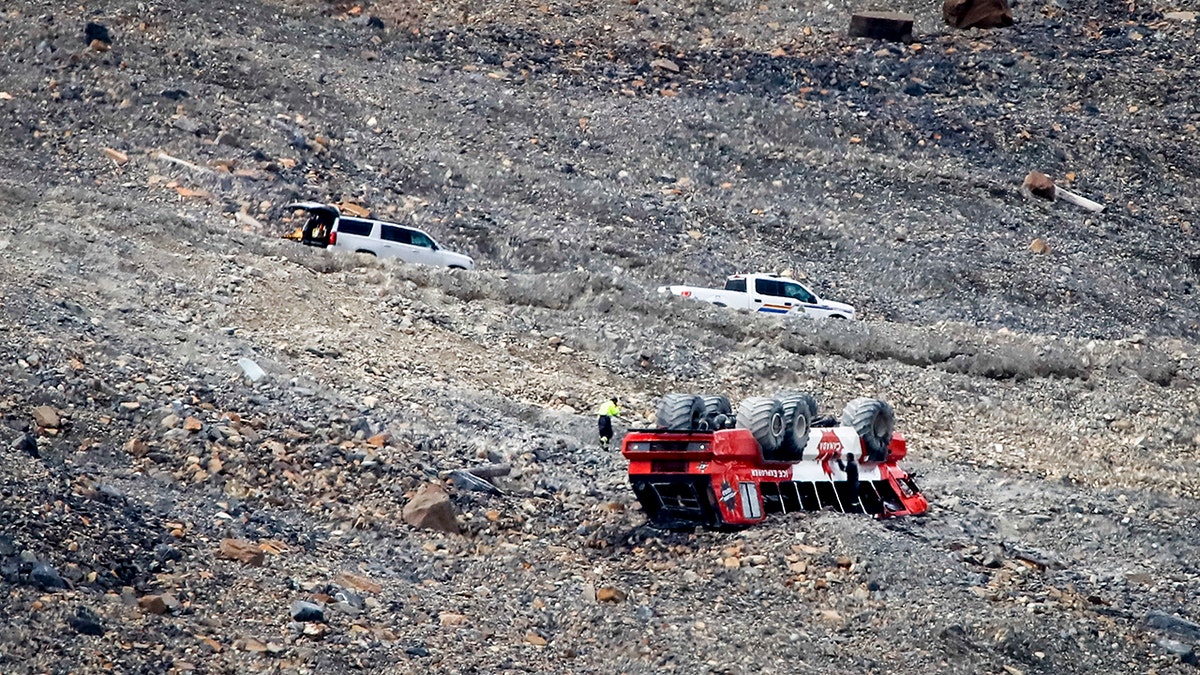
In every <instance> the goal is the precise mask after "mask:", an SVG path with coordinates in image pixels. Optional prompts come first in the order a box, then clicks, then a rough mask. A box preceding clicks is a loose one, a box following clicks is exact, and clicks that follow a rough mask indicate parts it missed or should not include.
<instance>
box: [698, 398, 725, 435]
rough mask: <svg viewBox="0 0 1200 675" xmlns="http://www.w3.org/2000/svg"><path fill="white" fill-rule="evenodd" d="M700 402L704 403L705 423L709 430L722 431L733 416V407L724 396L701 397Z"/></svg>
mask: <svg viewBox="0 0 1200 675" xmlns="http://www.w3.org/2000/svg"><path fill="white" fill-rule="evenodd" d="M700 400H702V401H704V421H705V422H707V423H708V428H709V429H713V430H716V429H720V428H721V427H723V426H724V422H726V421H728V420H729V418H730V417H731V416H732V415H733V406H731V405H729V399H727V398H725V397H724V396H701V397H700ZM722 416H723V417H724V419H721V418H722Z"/></svg>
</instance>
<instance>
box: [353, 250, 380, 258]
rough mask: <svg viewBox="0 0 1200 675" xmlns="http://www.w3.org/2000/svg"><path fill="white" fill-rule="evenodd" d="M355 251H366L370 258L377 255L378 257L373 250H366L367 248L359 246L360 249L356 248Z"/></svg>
mask: <svg viewBox="0 0 1200 675" xmlns="http://www.w3.org/2000/svg"><path fill="white" fill-rule="evenodd" d="M355 253H366V254H367V255H369V256H371V257H372V258H377V257H378V256H376V255H375V251H368V250H367V249H365V248H360V249H358V250H357V251H355Z"/></svg>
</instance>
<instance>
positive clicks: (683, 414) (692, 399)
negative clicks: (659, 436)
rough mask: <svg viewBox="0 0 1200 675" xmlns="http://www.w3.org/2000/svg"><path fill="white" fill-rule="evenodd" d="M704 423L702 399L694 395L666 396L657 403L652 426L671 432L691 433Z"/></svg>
mask: <svg viewBox="0 0 1200 675" xmlns="http://www.w3.org/2000/svg"><path fill="white" fill-rule="evenodd" d="M703 421H704V399H702V398H700V397H699V396H696V395H695V394H667V395H666V396H663V397H662V400H661V401H659V403H658V411H657V412H656V413H655V415H654V426H656V427H658V428H659V429H668V430H671V431H693V430H695V429H698V428H700V425H701V423H702V422H703Z"/></svg>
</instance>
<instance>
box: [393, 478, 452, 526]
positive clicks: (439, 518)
mask: <svg viewBox="0 0 1200 675" xmlns="http://www.w3.org/2000/svg"><path fill="white" fill-rule="evenodd" d="M404 522H406V523H408V524H409V525H412V526H413V527H419V528H421V529H425V530H441V531H442V532H451V533H453V534H458V533H459V529H458V520H457V519H456V518H455V513H454V505H453V504H451V503H450V495H448V494H446V490H445V489H444V488H443V487H442V486H440V485H437V484H435V483H426V484H425V485H422V486H421V488H420V489H419V490H417V494H415V495H413V498H412V499H410V500H409V501H408V504H406V505H405V506H404Z"/></svg>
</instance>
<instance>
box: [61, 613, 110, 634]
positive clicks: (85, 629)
mask: <svg viewBox="0 0 1200 675" xmlns="http://www.w3.org/2000/svg"><path fill="white" fill-rule="evenodd" d="M67 624H68V625H70V626H71V628H74V629H75V632H76V633H79V634H81V635H94V636H96V637H103V635H104V626H103V625H101V623H100V617H98V616H96V614H95V613H94V612H92V611H91V610H90V609H87V608H86V607H80V608H79V609H78V610H77V611H76V613H75V615H74V616H72V617H70V618H69V619H67Z"/></svg>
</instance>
